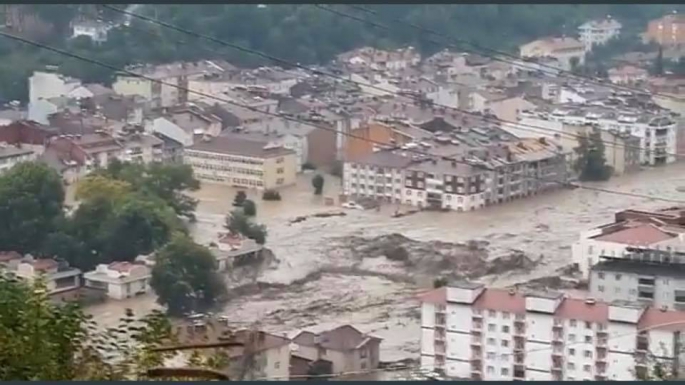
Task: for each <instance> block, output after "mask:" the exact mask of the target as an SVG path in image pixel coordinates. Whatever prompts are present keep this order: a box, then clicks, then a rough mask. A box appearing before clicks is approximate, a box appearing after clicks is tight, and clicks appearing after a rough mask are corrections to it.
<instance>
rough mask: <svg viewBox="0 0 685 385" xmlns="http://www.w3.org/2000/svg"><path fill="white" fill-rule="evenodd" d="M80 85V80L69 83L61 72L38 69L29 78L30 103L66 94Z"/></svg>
mask: <svg viewBox="0 0 685 385" xmlns="http://www.w3.org/2000/svg"><path fill="white" fill-rule="evenodd" d="M80 85H81V83H80V82H69V83H67V82H66V81H65V78H64V77H63V76H61V75H59V74H55V73H50V72H40V71H36V72H34V73H33V75H32V76H31V77H30V78H29V103H34V102H36V101H38V100H39V99H50V98H55V97H59V96H65V95H67V94H68V93H69V92H70V91H72V90H73V89H74V88H76V87H78V86H80Z"/></svg>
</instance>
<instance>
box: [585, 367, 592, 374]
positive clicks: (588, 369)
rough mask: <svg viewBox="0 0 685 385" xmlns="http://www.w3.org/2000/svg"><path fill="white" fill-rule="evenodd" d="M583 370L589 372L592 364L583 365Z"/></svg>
mask: <svg viewBox="0 0 685 385" xmlns="http://www.w3.org/2000/svg"><path fill="white" fill-rule="evenodd" d="M583 370H584V371H586V372H588V373H590V372H591V371H592V366H590V365H583Z"/></svg>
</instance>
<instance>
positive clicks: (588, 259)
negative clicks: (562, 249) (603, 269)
mask: <svg viewBox="0 0 685 385" xmlns="http://www.w3.org/2000/svg"><path fill="white" fill-rule="evenodd" d="M680 231H683V230H682V229H681V230H680ZM635 247H640V248H654V249H659V248H660V249H662V250H666V249H671V250H673V251H685V234H683V233H682V232H679V231H678V230H676V229H675V228H668V227H659V226H657V225H655V224H652V223H645V222H637V221H635V222H633V221H628V222H619V223H612V224H609V225H604V226H600V227H597V228H594V229H591V230H589V231H585V232H583V233H581V234H580V238H579V240H578V241H576V242H575V243H574V244H573V245H572V246H571V255H572V260H573V263H574V264H576V265H577V266H578V268H579V270H580V272H581V273H582V275H583V278H584V279H588V278H589V274H590V269H591V268H592V266H594V265H596V264H597V263H598V262H600V260H601V258H602V257H614V258H621V257H623V256H624V255H626V253H627V252H628V249H630V248H635Z"/></svg>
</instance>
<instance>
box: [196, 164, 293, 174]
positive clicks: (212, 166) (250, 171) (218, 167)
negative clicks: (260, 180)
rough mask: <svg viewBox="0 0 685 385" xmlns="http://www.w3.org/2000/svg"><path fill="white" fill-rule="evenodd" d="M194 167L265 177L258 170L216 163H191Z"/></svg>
mask: <svg viewBox="0 0 685 385" xmlns="http://www.w3.org/2000/svg"><path fill="white" fill-rule="evenodd" d="M189 163H190V164H191V165H192V166H193V167H197V168H200V169H205V170H215V171H225V172H230V173H233V174H243V175H255V176H263V175H264V172H262V171H258V170H253V169H251V168H240V167H230V166H224V165H218V164H214V163H199V162H189ZM279 170H281V172H279V174H282V173H283V172H282V170H283V169H279Z"/></svg>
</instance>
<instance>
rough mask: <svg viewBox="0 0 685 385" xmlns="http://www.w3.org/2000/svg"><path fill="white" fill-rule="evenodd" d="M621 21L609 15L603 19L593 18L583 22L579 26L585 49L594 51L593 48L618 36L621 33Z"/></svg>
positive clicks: (579, 33) (581, 40)
mask: <svg viewBox="0 0 685 385" xmlns="http://www.w3.org/2000/svg"><path fill="white" fill-rule="evenodd" d="M621 27H622V25H621V23H619V22H618V21H616V20H614V19H612V18H611V17H607V18H606V19H603V20H592V21H588V22H586V23H583V24H581V25H580V26H579V27H578V35H579V36H580V42H581V43H583V45H584V46H585V51H587V52H589V51H592V48H593V47H595V46H599V45H604V44H606V43H607V42H609V40H611V39H614V38H617V37H618V36H619V35H620V34H621Z"/></svg>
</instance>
